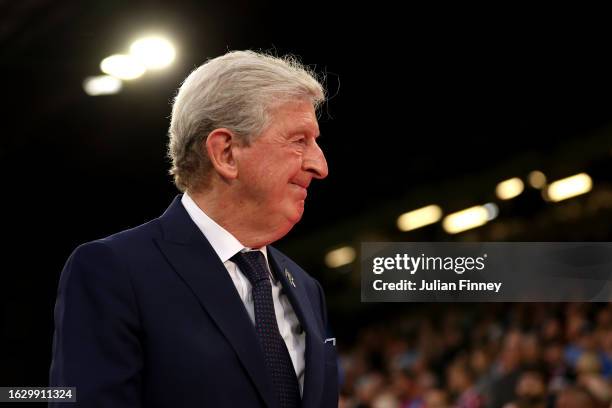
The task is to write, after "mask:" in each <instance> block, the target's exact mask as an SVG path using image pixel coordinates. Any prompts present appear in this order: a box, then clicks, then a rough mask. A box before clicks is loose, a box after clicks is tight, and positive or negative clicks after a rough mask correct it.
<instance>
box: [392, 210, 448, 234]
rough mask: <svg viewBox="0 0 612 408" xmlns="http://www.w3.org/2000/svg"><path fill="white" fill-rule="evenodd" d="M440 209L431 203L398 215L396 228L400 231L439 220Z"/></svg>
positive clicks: (413, 228) (440, 216) (440, 215)
mask: <svg viewBox="0 0 612 408" xmlns="http://www.w3.org/2000/svg"><path fill="white" fill-rule="evenodd" d="M441 218H442V209H441V208H440V207H439V206H437V205H435V204H431V205H428V206H425V207H421V208H418V209H416V210H412V211H409V212H406V213H404V214H402V215H400V216H399V217H398V218H397V228H399V229H400V231H411V230H415V229H417V228H421V227H424V226H426V225H429V224H433V223H435V222H438V221H440V219H441Z"/></svg>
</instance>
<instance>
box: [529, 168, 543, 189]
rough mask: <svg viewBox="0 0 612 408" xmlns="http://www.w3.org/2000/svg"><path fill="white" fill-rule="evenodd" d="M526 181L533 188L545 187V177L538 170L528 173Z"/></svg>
mask: <svg viewBox="0 0 612 408" xmlns="http://www.w3.org/2000/svg"><path fill="white" fill-rule="evenodd" d="M527 180H528V181H529V185H530V186H531V187H533V188H537V189H540V188H544V186H546V176H545V175H544V173H542V172H541V171H539V170H534V171H532V172H530V173H529V176H527Z"/></svg>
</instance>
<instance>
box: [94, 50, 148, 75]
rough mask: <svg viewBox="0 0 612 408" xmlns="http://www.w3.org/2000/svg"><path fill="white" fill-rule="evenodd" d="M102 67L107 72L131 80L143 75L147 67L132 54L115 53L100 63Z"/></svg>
mask: <svg viewBox="0 0 612 408" xmlns="http://www.w3.org/2000/svg"><path fill="white" fill-rule="evenodd" d="M100 69H101V70H102V72H104V73H105V74H108V75H111V76H114V77H115V78H119V79H123V80H131V79H136V78H139V77H141V76H142V75H143V74H144V73H145V71H146V68H145V67H144V65H142V64H141V63H140V61H138V60H137V59H136V58H134V57H132V56H131V55H122V54H115V55H111V56H110V57H107V58H104V59H103V60H102V62H101V63H100Z"/></svg>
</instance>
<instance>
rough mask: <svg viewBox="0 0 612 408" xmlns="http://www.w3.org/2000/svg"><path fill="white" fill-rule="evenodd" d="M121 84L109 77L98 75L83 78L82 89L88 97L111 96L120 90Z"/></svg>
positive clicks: (117, 79)
mask: <svg viewBox="0 0 612 408" xmlns="http://www.w3.org/2000/svg"><path fill="white" fill-rule="evenodd" d="M122 86H123V82H121V80H120V79H119V78H115V77H112V76H110V75H99V76H91V77H87V78H85V80H84V81H83V89H84V90H85V93H87V95H90V96H98V95H112V94H116V93H117V92H119V91H120V90H121V88H122Z"/></svg>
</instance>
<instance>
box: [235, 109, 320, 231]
mask: <svg viewBox="0 0 612 408" xmlns="http://www.w3.org/2000/svg"><path fill="white" fill-rule="evenodd" d="M318 136H319V125H318V123H317V118H316V115H315V112H314V109H313V106H312V104H311V103H310V102H308V101H296V102H289V103H285V104H282V105H280V106H278V107H276V108H275V109H273V110H272V111H271V112H270V123H269V125H268V127H267V128H266V129H264V131H263V132H262V134H261V135H259V136H258V137H257V138H255V141H253V142H252V143H251V145H250V146H248V147H246V146H241V147H238V148H237V149H236V151H235V152H234V155H235V158H236V161H237V166H238V181H239V188H240V190H241V191H240V193H241V195H240V196H241V197H243V201H242V202H240V203H238V204H239V207H240V208H242V209H244V210H246V211H250V212H252V213H253V214H254V215H255V216H256V217H257V219H258V221H260V222H261V223H262V224H263V225H262V228H264V229H266V228H267V229H269V228H270V227H274V228H277V227H278V228H284V229H286V231H285V233H286V232H288V231H289V230H290V229H291V227H293V225H295V223H297V222H298V221H299V220H300V218H302V214H303V213H304V200H305V199H306V192H307V188H308V186H309V185H310V182H311V181H312V179H313V178H317V179H322V178H325V177H326V176H327V173H328V170H327V162H326V160H325V156H324V155H323V152H322V151H321V149H320V148H319V146H318V144H317V141H316V139H317V137H318Z"/></svg>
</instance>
